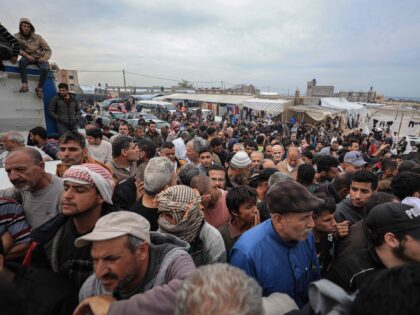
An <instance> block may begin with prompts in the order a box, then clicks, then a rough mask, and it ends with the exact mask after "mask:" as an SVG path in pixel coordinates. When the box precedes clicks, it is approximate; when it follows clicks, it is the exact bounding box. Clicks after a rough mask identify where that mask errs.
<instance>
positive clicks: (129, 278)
mask: <svg viewBox="0 0 420 315" xmlns="http://www.w3.org/2000/svg"><path fill="white" fill-rule="evenodd" d="M139 270H140V268H139V265H138V264H137V263H136V264H135V265H134V266H133V268H132V269H131V270H130V271H129V272H127V273H126V274H125V275H124V277H123V278H121V281H119V283H118V286H117V288H116V289H115V290H114V291H119V292H128V291H130V290H133V288H131V289H127V286H128V285H131V284H132V282H133V280H134V279H135V278H136V277H137V276H138V274H139V272H140V271H139Z"/></svg>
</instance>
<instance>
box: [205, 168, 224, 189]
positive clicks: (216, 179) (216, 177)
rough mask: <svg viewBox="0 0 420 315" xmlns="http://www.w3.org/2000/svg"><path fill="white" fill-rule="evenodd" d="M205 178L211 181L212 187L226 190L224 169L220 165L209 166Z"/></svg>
mask: <svg viewBox="0 0 420 315" xmlns="http://www.w3.org/2000/svg"><path fill="white" fill-rule="evenodd" d="M207 176H208V177H209V178H210V179H211V181H212V183H213V186H214V187H217V188H219V189H222V190H226V169H225V168H224V167H223V166H220V165H211V166H210V167H209V168H208V170H207Z"/></svg>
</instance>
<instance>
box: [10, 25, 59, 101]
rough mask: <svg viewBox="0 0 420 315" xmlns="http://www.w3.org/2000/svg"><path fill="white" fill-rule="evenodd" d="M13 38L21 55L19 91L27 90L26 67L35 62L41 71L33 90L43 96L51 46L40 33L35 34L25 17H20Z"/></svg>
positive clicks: (33, 28)
mask: <svg viewBox="0 0 420 315" xmlns="http://www.w3.org/2000/svg"><path fill="white" fill-rule="evenodd" d="M15 38H16V39H17V40H18V42H19V44H20V47H21V50H20V55H21V56H22V58H21V59H20V60H19V71H20V78H21V80H22V87H21V88H20V90H19V92H21V93H24V92H28V91H29V89H28V75H27V72H26V67H27V66H28V65H30V64H35V65H36V66H37V67H38V68H39V70H40V71H41V75H40V77H39V82H38V87H37V88H36V89H35V92H36V95H37V96H38V97H40V98H43V97H44V95H43V92H42V87H43V86H44V83H45V81H46V79H47V76H48V59H50V57H51V53H52V51H51V48H50V46H48V44H47V42H46V41H45V40H44V39H43V38H42V37H41V36H40V35H38V34H35V27H34V26H33V25H32V23H31V21H29V19H26V18H22V19H20V21H19V33H16V34H15Z"/></svg>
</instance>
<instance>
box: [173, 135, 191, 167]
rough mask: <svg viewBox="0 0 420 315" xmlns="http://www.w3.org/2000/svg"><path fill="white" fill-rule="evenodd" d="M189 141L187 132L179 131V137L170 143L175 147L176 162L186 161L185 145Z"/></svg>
mask: <svg viewBox="0 0 420 315" xmlns="http://www.w3.org/2000/svg"><path fill="white" fill-rule="evenodd" d="M189 139H190V134H189V133H188V131H181V132H180V133H179V137H178V138H177V139H175V140H174V141H172V143H173V144H174V146H175V155H176V158H177V159H178V160H186V159H187V146H186V145H185V144H186V143H187V141H188V140H189Z"/></svg>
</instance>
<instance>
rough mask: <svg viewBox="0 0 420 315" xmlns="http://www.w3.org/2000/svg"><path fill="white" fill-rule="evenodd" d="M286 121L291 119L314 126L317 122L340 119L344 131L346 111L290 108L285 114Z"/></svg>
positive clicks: (313, 106)
mask: <svg viewBox="0 0 420 315" xmlns="http://www.w3.org/2000/svg"><path fill="white" fill-rule="evenodd" d="M283 117H284V120H285V121H287V120H288V119H290V118H291V117H294V118H295V120H297V121H300V122H302V123H304V124H310V125H313V124H315V123H317V122H321V121H326V120H327V119H328V118H329V119H339V121H340V127H341V128H342V129H344V128H345V127H346V126H345V125H344V121H345V117H346V111H345V110H343V109H334V108H325V107H321V106H318V105H297V106H290V107H288V108H287V110H286V111H285V113H284V114H283Z"/></svg>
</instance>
